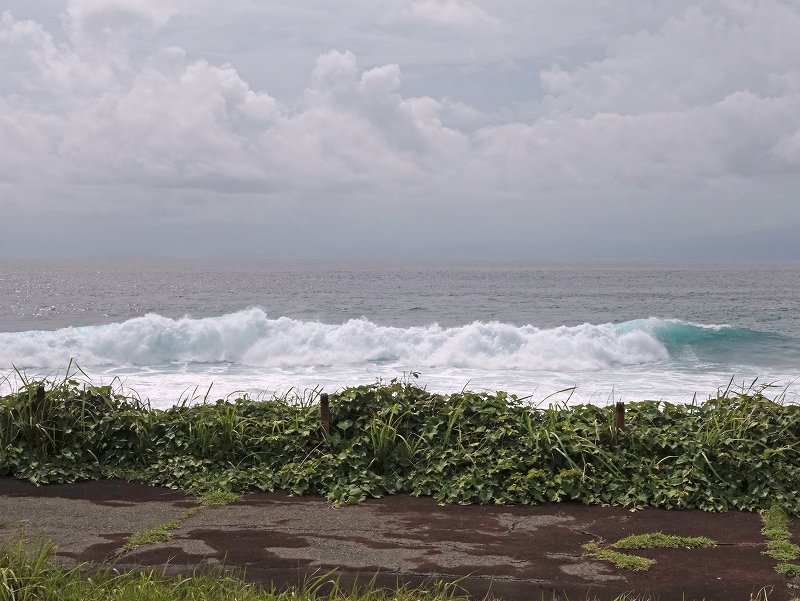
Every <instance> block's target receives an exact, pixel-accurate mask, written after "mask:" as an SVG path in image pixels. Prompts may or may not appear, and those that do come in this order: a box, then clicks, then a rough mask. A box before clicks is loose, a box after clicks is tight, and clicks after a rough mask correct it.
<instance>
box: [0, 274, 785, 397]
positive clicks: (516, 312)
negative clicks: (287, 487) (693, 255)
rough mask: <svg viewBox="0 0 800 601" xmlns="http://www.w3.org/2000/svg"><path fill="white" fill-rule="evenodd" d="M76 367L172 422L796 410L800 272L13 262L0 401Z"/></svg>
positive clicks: (0, 297) (0, 336)
mask: <svg viewBox="0 0 800 601" xmlns="http://www.w3.org/2000/svg"><path fill="white" fill-rule="evenodd" d="M71 360H72V361H74V362H75V363H76V364H77V365H79V366H80V368H81V369H82V370H83V371H84V372H85V373H86V374H87V375H88V376H89V377H90V378H91V381H92V382H94V383H96V384H113V385H115V386H122V387H123V388H124V390H125V391H126V392H129V393H135V394H138V395H139V396H140V397H141V398H143V399H148V400H149V401H150V403H151V404H152V406H153V407H162V408H163V407H168V406H170V405H173V404H175V403H177V402H183V401H186V400H187V399H188V400H189V402H193V401H192V399H194V400H195V401H196V400H198V399H202V398H203V397H205V396H206V395H207V396H208V398H210V399H217V398H226V397H228V395H233V394H241V393H245V392H246V393H247V394H249V395H250V396H252V397H269V396H271V395H273V394H283V393H285V392H287V391H290V390H292V391H296V392H299V393H301V394H302V393H303V392H304V391H305V392H306V393H307V392H308V391H311V390H317V391H321V390H324V391H327V392H335V391H336V390H338V389H341V388H342V387H345V386H351V385H358V384H365V383H374V382H376V381H378V380H382V381H390V380H392V379H394V378H399V379H407V380H410V381H414V382H416V383H418V384H420V385H422V386H425V387H427V388H428V389H429V390H434V391H438V392H456V391H460V390H462V389H465V388H466V389H469V390H475V391H496V390H505V391H508V392H511V393H514V394H516V395H518V396H520V397H526V399H527V400H528V401H529V402H531V403H543V402H544V403H550V402H568V403H586V402H588V403H596V404H607V403H610V402H615V401H620V400H621V401H626V402H629V401H637V400H644V399H648V400H665V401H672V402H691V401H692V400H693V399H694V398H697V399H705V398H707V397H709V396H711V395H714V394H716V393H717V391H718V390H719V389H725V388H726V387H727V386H728V385H729V383H730V382H731V381H733V385H734V386H735V387H738V388H740V387H742V386H744V387H745V388H747V387H749V386H751V385H752V384H753V382H755V386H761V385H771V387H770V388H769V389H768V391H767V394H768V395H771V396H776V397H777V396H779V395H783V398H785V399H786V401H788V402H800V383H799V382H798V378H800V263H798V262H786V263H669V262H564V263H553V262H547V263H540V262H508V263H505V262H496V263H483V262H478V263H467V262H464V263H433V262H431V263H374V262H327V263H321V262H316V263H310V262H309V263H302V262H296V263H293V262H266V261H264V262H255V261H236V262H234V261H229V262H213V263H201V262H174V261H173V262H167V261H165V262H158V263H156V262H96V261H95V262H80V263H79V262H67V261H64V262H46V261H18V262H10V261H4V262H0V375H1V376H5V377H4V378H3V380H2V381H0V392H2V391H3V388H5V389H6V390H7V389H9V388H11V387H14V386H17V385H18V383H19V376H17V375H16V372H15V368H16V369H18V370H20V371H21V372H22V373H24V374H25V375H26V377H42V376H47V377H63V375H64V370H65V369H66V368H67V366H68V365H69V364H70V361H71ZM81 377H82V376H81ZM209 389H210V391H209Z"/></svg>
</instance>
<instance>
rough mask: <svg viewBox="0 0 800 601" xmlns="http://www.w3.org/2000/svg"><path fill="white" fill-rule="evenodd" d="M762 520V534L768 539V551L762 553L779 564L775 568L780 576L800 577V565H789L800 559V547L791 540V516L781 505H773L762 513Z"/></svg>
mask: <svg viewBox="0 0 800 601" xmlns="http://www.w3.org/2000/svg"><path fill="white" fill-rule="evenodd" d="M761 520H762V522H763V523H764V527H763V528H762V529H761V533H762V534H763V535H764V537H765V538H766V539H767V543H766V545H767V550H766V551H762V553H763V554H764V555H767V556H769V557H771V558H772V559H775V560H777V561H778V562H779V563H778V564H777V565H776V566H775V571H776V572H778V573H779V574H783V575H784V576H787V577H789V578H796V577H798V576H800V565H798V564H793V563H789V562H790V561H796V560H797V559H800V546H797V545H795V544H794V543H792V542H790V540H789V539H790V538H791V532H789V516H788V515H787V514H786V512H785V511H784V510H783V508H781V507H780V505H773V506H772V507H770V508H769V509H768V510H767V511H764V512H762V513H761Z"/></svg>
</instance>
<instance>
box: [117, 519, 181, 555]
mask: <svg viewBox="0 0 800 601" xmlns="http://www.w3.org/2000/svg"><path fill="white" fill-rule="evenodd" d="M180 527H181V521H180V520H173V521H171V522H165V523H163V524H159V525H158V526H155V527H153V528H151V529H150V530H145V531H144V532H137V533H136V534H134V535H133V536H131V537H130V538H129V539H128V540H127V542H126V543H125V550H126V551H133V550H135V549H138V548H139V547H142V546H144V545H155V544H158V543H163V542H165V541H168V540H169V539H171V538H172V532H173V530H177V529H178V528H180Z"/></svg>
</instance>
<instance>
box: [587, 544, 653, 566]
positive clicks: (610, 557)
mask: <svg viewBox="0 0 800 601" xmlns="http://www.w3.org/2000/svg"><path fill="white" fill-rule="evenodd" d="M583 550H584V552H585V553H586V555H587V556H589V557H592V558H594V559H599V560H601V561H610V562H611V563H613V564H614V565H615V566H616V567H618V568H619V569H621V570H632V571H634V572H645V571H647V570H649V569H650V568H652V567H653V566H654V565H655V563H656V562H655V560H654V559H648V558H647V557H639V556H638V555H630V554H628V553H620V552H619V551H614V550H612V549H604V548H603V547H601V546H600V544H599V543H596V542H592V543H586V544H585V545H583Z"/></svg>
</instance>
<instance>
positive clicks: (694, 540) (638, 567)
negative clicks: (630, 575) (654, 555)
mask: <svg viewBox="0 0 800 601" xmlns="http://www.w3.org/2000/svg"><path fill="white" fill-rule="evenodd" d="M716 544H717V543H716V542H715V541H713V540H711V539H710V538H707V537H705V536H677V535H674V534H664V533H663V532H648V533H645V534H632V535H630V536H626V537H625V538H621V539H619V540H618V541H617V542H615V543H612V544H611V545H609V546H607V547H603V546H602V545H601V543H599V542H596V541H595V542H591V543H587V544H585V545H583V550H584V552H585V553H586V555H587V556H589V557H593V558H594V559H599V560H601V561H610V562H611V563H613V564H614V565H615V566H616V567H617V568H619V569H622V570H633V571H634V572H644V571H647V570H649V569H650V568H651V567H653V566H654V565H655V563H656V561H655V560H654V559H649V558H647V557H640V556H638V555H631V554H629V553H620V552H619V551H616V549H702V548H708V547H713V546H715V545H716Z"/></svg>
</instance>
